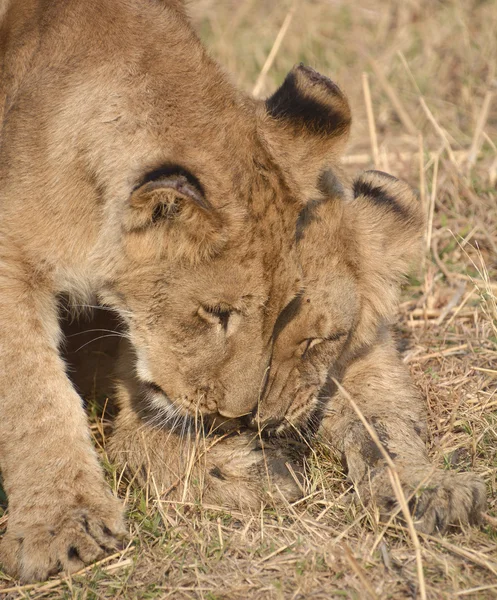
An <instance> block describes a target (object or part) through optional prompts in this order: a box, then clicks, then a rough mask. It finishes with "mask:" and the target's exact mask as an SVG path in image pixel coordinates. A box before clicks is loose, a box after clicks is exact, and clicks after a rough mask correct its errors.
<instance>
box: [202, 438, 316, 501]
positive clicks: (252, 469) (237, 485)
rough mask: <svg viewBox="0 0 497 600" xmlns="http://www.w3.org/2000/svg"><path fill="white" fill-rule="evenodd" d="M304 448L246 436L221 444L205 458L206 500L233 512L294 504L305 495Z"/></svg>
mask: <svg viewBox="0 0 497 600" xmlns="http://www.w3.org/2000/svg"><path fill="white" fill-rule="evenodd" d="M304 455H305V448H303V447H301V446H300V445H299V446H298V448H297V447H296V446H295V445H290V444H288V443H285V444H282V443H280V444H278V443H276V442H270V441H263V440H261V439H260V438H259V436H258V435H257V434H254V433H252V432H244V433H241V434H238V435H233V436H231V437H228V438H226V439H225V440H222V441H221V442H220V443H219V444H216V445H215V446H213V447H212V448H211V450H210V451H209V453H208V455H207V457H206V480H205V488H204V493H203V498H204V500H205V501H207V502H211V503H216V504H221V505H223V506H228V507H230V508H248V509H255V510H257V509H259V508H260V506H261V503H267V502H273V503H279V502H282V501H283V502H284V501H287V502H294V501H296V500H298V499H299V498H301V497H302V495H303V487H302V482H303V477H302V473H303V468H304V465H303V457H304Z"/></svg>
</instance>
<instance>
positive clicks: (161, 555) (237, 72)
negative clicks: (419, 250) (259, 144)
mask: <svg viewBox="0 0 497 600" xmlns="http://www.w3.org/2000/svg"><path fill="white" fill-rule="evenodd" d="M191 13H192V15H193V17H194V20H195V22H196V24H197V27H198V30H199V31H200V34H201V36H202V37H203V39H204V40H205V42H206V44H207V45H208V47H209V48H210V49H211V52H212V54H213V55H214V56H216V57H217V58H218V59H219V60H220V62H221V63H222V64H223V65H225V67H226V68H227V69H228V70H229V71H230V72H231V73H233V74H234V77H235V78H236V79H237V81H238V82H239V84H240V85H242V86H243V87H244V88H246V89H248V90H252V89H253V88H254V85H255V84H256V81H257V80H258V77H259V74H260V72H261V70H262V69H263V66H264V64H265V62H266V58H267V57H268V55H269V54H270V51H271V49H272V47H273V43H274V42H275V40H276V39H277V38H278V33H279V32H280V33H285V35H284V36H283V38H282V36H281V35H280V39H279V40H278V41H280V40H281V45H280V46H279V47H276V48H275V51H276V54H275V59H274V62H273V63H272V64H267V65H266V69H265V70H267V75H266V76H265V77H263V78H262V79H260V80H259V82H258V89H259V90H260V94H261V95H264V94H266V93H269V92H271V90H273V89H274V87H275V86H276V85H277V84H278V83H279V82H281V80H282V78H283V77H284V74H285V73H286V72H287V71H288V70H289V69H290V68H291V66H292V65H293V64H294V63H296V62H300V61H303V62H305V63H307V64H310V65H312V66H314V67H315V68H317V69H318V70H320V71H321V72H322V73H325V74H328V75H329V76H330V77H332V78H333V79H335V80H336V81H338V82H339V83H340V85H341V86H342V87H343V89H344V90H346V92H347V93H348V95H349V98H350V100H351V104H352V107H353V114H354V117H355V123H354V129H353V136H352V140H351V144H350V145H349V151H348V156H347V159H346V161H345V162H346V164H347V169H350V171H351V172H355V171H357V170H360V169H363V168H369V167H371V166H375V165H376V166H377V167H378V168H380V169H382V170H386V171H390V172H392V173H393V174H395V175H397V176H401V177H404V178H405V179H407V180H408V181H409V182H411V183H412V184H413V185H414V186H416V187H417V188H419V189H420V191H421V198H422V201H423V202H424V203H425V205H426V209H427V213H428V215H429V220H428V227H427V231H426V249H427V252H426V258H425V260H424V264H423V266H422V269H421V270H419V271H418V275H417V277H412V278H411V279H410V280H409V283H408V285H407V286H406V289H405V294H404V298H403V302H402V305H401V310H400V316H399V322H398V330H399V341H400V342H401V345H402V351H403V353H404V357H405V361H406V363H408V365H409V366H410V368H411V371H412V374H413V376H414V378H415V380H416V381H417V383H418V385H419V386H420V387H421V388H422V390H423V391H424V392H425V393H426V396H427V398H428V403H429V415H430V422H431V433H430V442H429V443H430V449H431V453H432V455H433V457H434V459H435V460H436V461H438V463H439V464H442V465H443V466H444V467H445V468H446V469H474V470H476V471H477V472H478V473H480V474H481V476H482V477H483V478H484V479H485V481H486V483H487V486H488V494H489V499H490V500H489V507H488V513H487V516H486V520H485V522H484V523H483V524H482V526H481V528H480V529H467V530H464V531H454V532H452V533H451V534H450V535H448V536H446V537H444V538H440V539H438V538H431V537H429V536H420V544H421V547H420V550H419V557H420V559H421V561H422V565H423V574H424V577H422V578H420V576H419V573H418V572H417V569H416V553H415V546H414V545H413V540H412V537H411V536H410V535H409V532H408V531H407V530H406V529H404V528H403V527H402V526H401V525H398V524H395V523H390V524H388V525H385V524H382V523H379V522H378V519H377V515H375V514H374V512H368V511H366V510H365V509H364V508H363V507H360V506H356V505H354V504H353V503H351V502H350V501H349V496H350V494H349V492H350V487H349V484H348V483H347V481H346V479H345V477H344V475H343V473H342V470H341V464H340V461H339V460H338V458H337V457H335V456H330V455H329V453H328V452H327V450H326V449H324V448H319V449H318V452H317V454H316V456H314V458H313V460H312V464H311V469H310V475H309V487H308V495H307V497H306V499H305V500H304V501H301V502H299V503H297V504H296V505H293V506H288V507H286V508H283V509H282V508H279V509H272V510H270V509H267V510H265V511H264V512H261V513H260V514H253V515H239V514H228V513H226V512H225V511H223V510H221V509H219V508H216V507H208V506H201V505H188V504H185V503H171V502H168V500H167V498H166V499H163V500H162V501H160V502H158V501H157V500H155V499H153V498H147V497H145V495H144V494H143V493H142V492H140V491H139V490H137V489H133V488H130V489H128V490H127V492H128V494H129V513H130V528H131V542H130V545H129V546H128V547H127V548H126V549H125V550H124V551H123V552H122V553H120V554H119V555H116V556H112V557H109V558H107V559H106V560H104V561H102V563H101V564H100V565H96V566H92V567H89V568H88V569H87V570H86V571H85V572H84V573H82V574H81V575H78V576H75V577H73V578H72V579H60V580H54V581H52V582H49V583H47V584H40V585H36V586H26V587H25V588H16V589H15V590H14V591H8V590H9V588H12V587H13V586H14V582H13V581H12V580H10V579H9V578H8V577H6V576H4V575H2V573H0V597H3V596H5V597H8V598H37V599H38V598H85V599H86V598H87V599H90V598H143V599H145V598H150V599H152V598H174V599H180V598H202V599H205V600H214V599H220V598H226V599H230V600H235V599H237V598H243V599H246V598H274V599H280V598H281V599H283V598H285V599H286V598H294V599H297V598H301V599H308V598H309V599H310V598H315V599H321V598H322V599H329V598H351V599H353V598H357V599H363V598H394V599H397V598H422V597H423V596H424V595H425V594H426V597H427V598H433V599H443V598H459V597H460V598H478V599H484V598H497V393H496V392H497V303H496V295H497V283H496V281H497V278H496V275H497V193H496V179H497V148H496V144H497V90H496V88H497V66H496V65H497V62H496V56H497V35H496V32H497V0H487V1H485V0H406V1H404V2H395V1H393V0H376V1H374V2H371V1H366V0H357V1H356V2H354V3H350V2H347V1H346V0H314V1H311V0H307V1H305V0H301V1H300V2H299V3H298V2H297V3H296V4H292V3H291V2H286V1H285V2H276V1H275V0H271V1H270V0H231V1H230V0H192V1H191ZM282 24H283V25H284V29H283V30H281V27H282ZM285 28H287V30H286V31H285ZM281 38H282V39H281ZM273 54H274V52H273ZM268 67H269V68H268ZM368 95H370V98H371V101H370V103H369V101H368V100H367V98H368ZM492 95H493V98H492ZM492 100H493V102H492ZM368 109H369V110H368ZM93 423H94V426H93V428H94V431H95V434H96V438H97V439H99V440H100V439H101V438H102V433H105V431H107V429H106V427H107V425H106V424H105V422H104V421H102V420H101V419H100V417H98V416H96V415H94V417H93ZM109 473H111V471H110V469H109ZM110 478H111V479H112V475H111V476H110ZM114 480H115V479H114ZM124 491H126V490H124ZM0 502H1V498H0ZM5 521H6V515H5V516H3V517H2V509H1V508H0V529H1V527H2V524H3V523H5Z"/></svg>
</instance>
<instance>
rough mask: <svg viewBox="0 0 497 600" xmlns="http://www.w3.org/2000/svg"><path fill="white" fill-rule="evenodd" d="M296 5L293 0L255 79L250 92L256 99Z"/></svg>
mask: <svg viewBox="0 0 497 600" xmlns="http://www.w3.org/2000/svg"><path fill="white" fill-rule="evenodd" d="M297 4H298V0H294V2H293V5H292V6H291V8H290V10H289V11H288V13H287V15H286V17H285V19H284V21H283V23H282V24H281V28H280V30H279V31H278V35H277V36H276V39H275V40H274V44H273V46H272V48H271V51H270V52H269V54H268V57H267V58H266V62H265V63H264V65H263V66H262V69H261V72H260V73H259V76H258V77H257V81H256V82H255V85H254V89H253V90H252V94H253V95H254V96H256V97H257V96H258V95H259V94H260V93H261V91H262V88H263V86H264V80H265V78H266V76H267V74H268V72H269V69H270V68H271V67H272V65H273V62H274V59H275V58H276V55H277V54H278V51H279V49H280V46H281V43H282V42H283V39H284V37H285V35H286V33H287V31H288V28H289V27H290V23H291V22H292V19H293V15H294V14H295V11H296V10H297Z"/></svg>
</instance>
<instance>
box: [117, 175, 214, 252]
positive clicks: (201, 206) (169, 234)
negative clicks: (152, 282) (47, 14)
mask: <svg viewBox="0 0 497 600" xmlns="http://www.w3.org/2000/svg"><path fill="white" fill-rule="evenodd" d="M224 229H225V228H224V227H223V223H222V219H221V217H220V215H219V214H218V212H217V211H216V210H215V209H214V207H213V206H212V205H211V204H210V203H209V201H208V200H207V198H206V197H205V195H204V192H203V189H202V188H201V186H200V184H199V183H198V182H197V181H196V180H195V178H193V177H192V176H189V175H188V174H186V172H184V171H182V170H178V171H177V172H174V171H173V172H171V170H170V169H167V170H166V169H164V170H162V171H157V172H154V173H153V174H151V175H150V176H149V177H148V178H147V179H146V181H145V182H143V183H142V184H141V185H139V187H137V189H135V190H134V191H133V193H132V194H131V198H130V201H129V206H128V207H127V210H126V214H125V217H124V221H123V231H124V232H125V233H126V234H127V245H128V249H129V251H130V252H131V253H132V254H134V255H139V256H151V255H152V256H156V257H160V256H164V255H169V256H171V257H174V258H180V257H184V258H187V259H188V260H190V261H193V262H195V261H196V260H199V259H202V258H205V257H208V256H209V255H212V254H214V253H215V252H217V251H218V250H219V248H220V247H221V246H222V245H223V243H224V241H225V234H224Z"/></svg>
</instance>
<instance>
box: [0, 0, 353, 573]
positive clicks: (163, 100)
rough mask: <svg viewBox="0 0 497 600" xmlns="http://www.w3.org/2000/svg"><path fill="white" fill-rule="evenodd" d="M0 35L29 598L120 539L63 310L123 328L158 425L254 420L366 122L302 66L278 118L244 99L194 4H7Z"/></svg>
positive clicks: (4, 312) (2, 464) (136, 0)
mask: <svg viewBox="0 0 497 600" xmlns="http://www.w3.org/2000/svg"><path fill="white" fill-rule="evenodd" d="M0 19H1V20H0V69H1V71H0V82H1V84H0V115H1V121H0V123H1V129H0V468H1V471H2V477H3V481H4V485H5V490H6V492H7V495H8V500H9V521H8V529H7V533H6V535H5V536H4V537H3V539H2V541H1V543H0V560H1V561H2V562H3V563H4V565H5V567H6V568H7V570H8V571H9V572H10V573H12V574H14V575H16V576H19V577H20V578H21V579H23V580H25V581H26V580H32V579H42V578H44V577H46V576H47V575H48V574H49V573H51V572H53V571H56V570H57V569H59V568H63V569H65V570H67V571H74V570H76V569H78V568H79V567H80V566H81V564H83V563H86V562H88V561H91V560H94V559H96V558H98V557H99V556H100V554H101V552H102V551H104V550H105V549H107V548H112V547H115V545H116V544H117V542H118V540H119V538H120V537H121V536H122V533H123V525H122V520H121V508H120V506H119V503H118V502H117V501H116V500H115V499H114V498H113V497H112V496H111V494H110V492H109V491H108V490H107V488H106V486H105V484H104V481H103V477H102V473H101V469H100V467H99V465H98V461H97V459H96V455H95V452H94V451H93V449H92V445H91V443H90V440H89V437H90V436H89V431H88V426H87V423H86V417H85V414H84V411H83V409H82V404H81V399H80V397H79V396H78V394H77V393H76V391H75V390H74V388H73V386H72V385H71V383H70V382H69V380H68V378H67V376H66V373H65V365H64V362H63V361H62V359H61V357H60V355H59V344H60V343H61V337H62V336H61V332H60V327H59V323H58V297H59V294H61V293H64V294H66V295H67V296H68V297H69V298H71V299H72V303H73V305H75V306H76V307H77V306H81V305H83V306H85V305H89V304H94V303H96V302H98V303H100V304H103V305H107V306H109V307H111V308H112V309H113V310H114V311H115V312H116V313H117V314H118V315H119V317H120V318H121V320H122V321H123V322H124V323H125V324H126V333H127V336H128V337H129V340H130V342H131V348H132V353H133V364H132V373H130V375H132V377H133V378H134V381H135V383H136V385H137V386H138V388H137V393H136V395H137V397H138V398H139V400H140V401H141V402H142V403H143V404H144V405H145V406H146V408H147V410H148V411H150V412H151V413H153V418H154V419H158V420H159V421H161V420H162V421H164V420H165V421H167V420H168V419H169V420H170V419H173V420H174V419H175V418H176V417H177V416H178V415H181V416H182V417H184V418H185V419H190V420H193V421H195V422H197V421H198V419H199V418H200V419H201V420H203V421H204V422H206V423H207V422H209V421H211V422H212V423H213V424H214V425H215V424H216V423H217V422H220V421H223V420H224V419H230V418H238V417H240V416H242V415H244V414H247V413H251V411H252V410H253V409H254V407H255V406H256V404H257V399H258V397H259V392H260V389H261V388H262V387H263V382H264V378H265V374H266V370H267V367H268V364H269V360H270V354H271V336H272V331H273V328H274V324H275V322H276V319H277V318H278V315H279V313H280V312H281V310H282V309H283V307H284V306H285V305H286V304H287V303H288V302H289V301H290V299H291V298H292V297H293V296H294V295H295V293H296V292H297V291H298V290H299V288H300V286H301V269H300V264H299V260H298V256H297V252H296V245H295V239H294V229H295V222H296V219H297V216H298V212H299V210H300V209H301V207H302V206H303V205H304V204H305V202H306V201H307V200H308V198H309V197H310V196H312V195H313V194H314V193H316V194H317V193H318V190H317V188H318V177H319V173H320V172H321V170H322V169H323V168H324V167H325V166H326V164H327V162H328V160H329V159H328V157H329V156H332V155H333V154H334V150H333V148H334V147H335V146H336V147H337V148H338V147H340V146H341V145H343V140H344V139H345V137H346V133H347V131H348V123H349V121H350V113H349V110H348V105H347V103H346V100H345V99H344V97H343V95H342V94H341V92H340V91H339V90H338V88H336V86H335V85H334V84H332V83H331V82H329V80H327V79H326V78H324V77H322V76H320V75H319V74H317V73H315V72H314V71H312V70H310V69H307V68H305V67H302V66H300V67H296V68H295V69H294V70H293V71H292V72H291V74H290V75H289V79H288V80H287V82H286V83H285V84H283V86H282V88H281V90H282V91H281V94H280V95H279V96H276V97H275V98H273V99H272V101H268V102H267V103H264V102H255V101H253V100H252V99H250V98H248V97H246V96H244V95H243V94H241V93H240V92H238V91H237V90H236V89H234V87H233V86H232V85H231V83H230V82H229V81H228V79H227V78H226V76H225V75H224V74H223V73H222V72H221V71H220V69H219V67H218V66H217V65H216V64H215V63H214V62H213V61H212V60H211V59H210V58H209V57H208V56H207V54H206V53H205V51H204V49H203V47H202V46H201V44H200V43H199V41H198V39H197V37H196V36H195V34H194V33H193V31H192V30H191V27H190V25H189V23H188V21H187V19H186V17H185V14H184V9H183V6H182V3H181V2H179V1H178V0H175V1H166V0H162V1H161V0H153V1H152V0H151V1H146V0H119V1H118V2H116V1H115V0H85V1H84V2H81V1H79V0H51V1H50V2H48V1H46V0H23V2H10V1H8V0H7V1H6V0H2V1H1V2H0ZM309 103H311V104H312V106H313V110H312V111H309V110H307V107H308V106H309ZM316 109H318V110H317V111H316ZM315 115H317V117H318V118H317V117H315ZM292 144H293V145H294V147H295V156H294V155H293V153H292V150H291V147H292ZM296 157H297V158H299V157H300V158H299V160H300V159H301V158H302V157H312V161H313V163H312V164H313V167H312V170H311V171H312V176H310V175H309V171H308V170H307V169H302V168H301V169H300V170H298V169H297V170H295V158H296ZM123 414H124V413H123ZM235 445H236V444H235ZM275 452H276V451H275Z"/></svg>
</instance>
